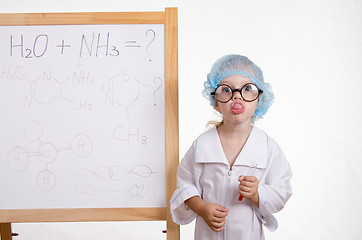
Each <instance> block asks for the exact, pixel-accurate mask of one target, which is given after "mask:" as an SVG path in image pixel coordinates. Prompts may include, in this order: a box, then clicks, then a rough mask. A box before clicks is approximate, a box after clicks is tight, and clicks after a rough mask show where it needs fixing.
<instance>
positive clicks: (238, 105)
mask: <svg viewBox="0 0 362 240" xmlns="http://www.w3.org/2000/svg"><path fill="white" fill-rule="evenodd" d="M231 110H232V111H233V113H236V114H238V113H242V112H244V106H243V105H242V104H241V103H238V102H236V103H234V104H233V105H232V106H231Z"/></svg>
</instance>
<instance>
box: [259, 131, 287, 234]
mask: <svg viewBox="0 0 362 240" xmlns="http://www.w3.org/2000/svg"><path fill="white" fill-rule="evenodd" d="M268 151H269V153H268V158H269V159H268V166H267V173H266V174H267V175H266V178H265V183H261V184H260V185H259V188H258V192H259V208H256V207H255V209H254V210H255V212H256V214H257V216H258V217H259V218H260V220H261V221H262V222H263V224H264V225H265V226H266V227H267V228H268V229H269V230H270V231H275V230H276V229H277V228H278V222H277V221H276V219H275V217H274V216H273V215H272V214H273V213H276V212H278V211H280V210H281V209H282V208H283V207H284V205H285V204H286V202H287V201H288V199H289V198H290V196H291V195H292V188H291V185H290V179H291V178H292V171H291V168H290V166H289V163H288V161H287V160H286V158H285V156H284V154H283V152H282V150H281V149H280V148H279V146H278V145H277V144H276V143H275V142H274V140H273V139H271V138H270V137H269V139H268Z"/></svg>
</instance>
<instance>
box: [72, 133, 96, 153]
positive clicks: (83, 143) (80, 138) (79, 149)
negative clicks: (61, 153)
mask: <svg viewBox="0 0 362 240" xmlns="http://www.w3.org/2000/svg"><path fill="white" fill-rule="evenodd" d="M71 149H72V152H73V153H74V154H75V155H77V156H78V157H87V156H88V155H90V154H91V153H92V150H93V144H92V141H91V140H90V138H89V137H88V136H87V135H85V134H82V133H80V134H77V135H76V136H75V137H74V138H73V140H72V143H71Z"/></svg>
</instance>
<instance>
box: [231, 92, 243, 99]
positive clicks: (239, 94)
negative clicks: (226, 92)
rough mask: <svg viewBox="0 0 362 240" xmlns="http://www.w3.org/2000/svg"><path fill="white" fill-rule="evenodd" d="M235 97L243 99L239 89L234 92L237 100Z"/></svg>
mask: <svg viewBox="0 0 362 240" xmlns="http://www.w3.org/2000/svg"><path fill="white" fill-rule="evenodd" d="M235 99H241V100H242V99H243V98H242V97H241V93H240V92H239V91H235V92H234V93H233V100H235Z"/></svg>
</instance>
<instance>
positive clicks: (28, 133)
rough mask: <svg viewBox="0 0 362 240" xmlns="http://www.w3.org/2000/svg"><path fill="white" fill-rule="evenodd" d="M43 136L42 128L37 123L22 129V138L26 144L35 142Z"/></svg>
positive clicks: (29, 124) (33, 122)
mask: <svg viewBox="0 0 362 240" xmlns="http://www.w3.org/2000/svg"><path fill="white" fill-rule="evenodd" d="M42 135H43V127H42V126H41V125H40V123H38V122H37V121H32V122H30V123H28V124H27V125H26V126H25V128H24V137H25V139H26V140H27V141H28V142H36V141H38V140H39V139H40V138H41V136H42Z"/></svg>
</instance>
